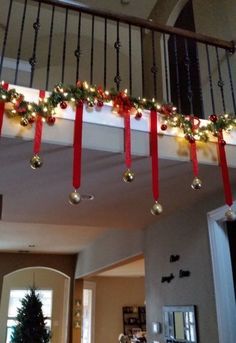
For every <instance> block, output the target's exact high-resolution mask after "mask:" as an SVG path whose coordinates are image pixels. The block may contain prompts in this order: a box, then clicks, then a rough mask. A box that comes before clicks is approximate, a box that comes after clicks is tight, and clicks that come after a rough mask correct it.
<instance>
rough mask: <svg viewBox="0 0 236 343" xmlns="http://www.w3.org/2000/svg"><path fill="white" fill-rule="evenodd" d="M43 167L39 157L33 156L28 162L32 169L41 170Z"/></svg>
mask: <svg viewBox="0 0 236 343" xmlns="http://www.w3.org/2000/svg"><path fill="white" fill-rule="evenodd" d="M42 165H43V161H42V159H41V157H40V156H39V155H34V156H33V157H32V158H31V160H30V166H31V168H32V169H38V168H41V167H42Z"/></svg>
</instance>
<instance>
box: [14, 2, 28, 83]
mask: <svg viewBox="0 0 236 343" xmlns="http://www.w3.org/2000/svg"><path fill="white" fill-rule="evenodd" d="M27 1H28V0H25V3H24V9H23V15H22V21H21V29H20V39H19V45H18V51H17V58H16V71H15V79H14V84H15V85H16V84H17V80H18V71H19V64H20V56H21V46H22V39H23V33H24V26H25V15H26V8H27Z"/></svg>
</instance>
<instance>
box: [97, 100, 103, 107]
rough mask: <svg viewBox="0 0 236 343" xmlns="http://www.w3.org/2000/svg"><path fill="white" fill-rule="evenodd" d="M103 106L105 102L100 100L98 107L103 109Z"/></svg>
mask: <svg viewBox="0 0 236 343" xmlns="http://www.w3.org/2000/svg"><path fill="white" fill-rule="evenodd" d="M102 106H103V101H102V100H98V101H97V107H99V108H101V107H102Z"/></svg>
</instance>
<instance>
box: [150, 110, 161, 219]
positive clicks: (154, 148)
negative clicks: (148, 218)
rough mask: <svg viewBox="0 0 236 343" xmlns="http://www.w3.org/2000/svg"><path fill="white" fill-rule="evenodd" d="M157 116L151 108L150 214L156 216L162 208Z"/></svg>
mask: <svg viewBox="0 0 236 343" xmlns="http://www.w3.org/2000/svg"><path fill="white" fill-rule="evenodd" d="M157 128H158V116H157V111H156V110H151V127H150V129H151V131H150V155H151V161H152V193H153V198H154V200H155V203H154V205H153V206H152V208H151V214H152V215H154V216H157V215H159V214H161V213H162V211H163V209H162V206H161V204H160V203H159V202H158V199H159V159H158V131H157Z"/></svg>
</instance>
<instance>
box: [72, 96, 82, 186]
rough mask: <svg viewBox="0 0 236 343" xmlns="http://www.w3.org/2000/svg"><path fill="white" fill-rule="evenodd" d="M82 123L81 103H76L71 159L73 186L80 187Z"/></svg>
mask: <svg viewBox="0 0 236 343" xmlns="http://www.w3.org/2000/svg"><path fill="white" fill-rule="evenodd" d="M82 125H83V103H82V102H79V103H77V105H76V113H75V126H74V160H73V186H74V188H75V189H77V188H79V187H80V181H81V155H82Z"/></svg>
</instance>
